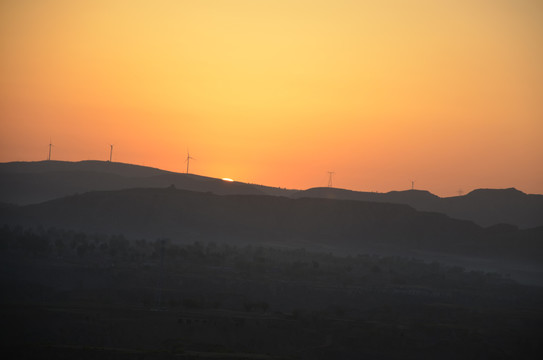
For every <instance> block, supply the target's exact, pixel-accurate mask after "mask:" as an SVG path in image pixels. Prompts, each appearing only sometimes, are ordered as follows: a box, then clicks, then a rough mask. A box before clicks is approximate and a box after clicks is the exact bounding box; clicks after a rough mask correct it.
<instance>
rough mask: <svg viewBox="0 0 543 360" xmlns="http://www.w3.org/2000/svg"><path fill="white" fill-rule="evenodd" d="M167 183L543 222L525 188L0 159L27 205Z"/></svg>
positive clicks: (492, 220) (2, 193) (8, 199)
mask: <svg viewBox="0 0 543 360" xmlns="http://www.w3.org/2000/svg"><path fill="white" fill-rule="evenodd" d="M170 185H174V186H175V187H176V188H178V189H185V190H192V191H200V192H212V193H214V194H217V195H273V196H285V197H292V198H304V197H312V198H326V199H334V200H357V201H371V202H386V203H395V204H406V205H409V206H411V207H413V208H414V209H416V210H420V211H431V212H439V213H443V214H446V215H448V216H450V217H453V218H457V219H464V220H470V221H473V222H475V223H476V224H478V225H481V226H484V227H487V226H492V225H496V224H502V223H503V224H510V225H515V226H518V227H520V228H524V229H526V228H534V227H538V226H543V195H534V194H525V193H523V192H521V191H519V190H516V189H477V190H474V191H472V192H470V193H468V194H466V195H463V196H453V197H446V198H441V197H438V196H436V195H433V194H431V193H429V192H428V191H422V190H406V191H391V192H388V193H375V192H362V191H351V190H345V189H336V188H312V189H307V190H303V191H298V190H288V189H283V188H276V187H269V186H262V185H256V184H245V183H241V182H237V181H236V182H233V183H230V182H225V181H222V180H220V179H215V178H210V177H205V176H199V175H194V174H184V173H176V172H170V171H164V170H160V169H155V168H150V167H145V166H138V165H132V164H123V163H115V162H106V161H80V162H67V161H37V162H11V163H1V164H0V203H2V202H3V203H13V204H18V205H26V204H33V203H39V202H43V201H47V200H53V199H56V198H59V197H63V196H68V195H73V194H76V193H84V192H88V191H96V190H122V189H130V188H165V187H168V186H170Z"/></svg>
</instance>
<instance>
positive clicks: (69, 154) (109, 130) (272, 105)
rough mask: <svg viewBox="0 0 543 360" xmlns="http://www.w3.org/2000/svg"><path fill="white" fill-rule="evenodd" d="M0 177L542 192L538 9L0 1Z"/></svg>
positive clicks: (534, 2)
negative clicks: (127, 169)
mask: <svg viewBox="0 0 543 360" xmlns="http://www.w3.org/2000/svg"><path fill="white" fill-rule="evenodd" d="M0 55H1V56H0V125H1V129H2V131H1V133H0V161H14V160H25V161H31V160H43V159H45V158H46V156H47V144H48V143H49V138H50V137H51V138H52V141H53V143H54V144H55V147H54V149H53V158H54V159H58V160H70V161H77V160H86V159H102V160H106V159H108V157H109V144H115V153H114V161H121V162H127V163H136V164H144V165H148V166H155V167H159V168H163V169H167V170H172V171H180V172H183V170H184V156H185V154H186V151H187V148H189V149H190V153H191V154H193V155H194V157H195V158H196V159H197V160H194V161H192V162H191V172H193V173H196V174H202V175H208V176H215V177H219V176H220V175H219V174H225V173H227V174H230V175H231V177H233V178H236V179H239V180H240V181H245V182H252V183H260V184H266V185H272V186H281V187H290V188H308V187H312V186H324V185H326V184H327V181H328V175H327V171H334V172H335V173H336V174H335V176H334V185H335V186H338V187H343V188H350V189H355V190H365V191H389V190H400V189H406V188H410V186H411V181H412V180H416V187H417V188H420V189H427V190H430V191H432V192H434V193H436V194H438V195H455V194H457V192H458V190H459V189H462V190H463V191H464V192H467V191H469V190H471V189H474V188H479V187H498V188H503V187H512V186H514V187H517V188H519V189H520V190H523V191H526V192H530V193H543V166H541V163H543V161H542V160H543V141H541V139H542V138H543V105H542V104H543V66H541V64H543V3H542V2H541V1H539V0H493V1H490V0H455V1H447V0H445V1H435V0H428V1H417V0H410V1H408V0H405V1H402V0H389V1H386V0H385V1H354V0H333V1H332V0H321V1H319V0H273V1H272V0H270V1H267V0H244V1H242V0H228V1H227V0H224V1H220V0H216V1H205V0H200V1H196V0H194V1H181V0H155V1H129V0H125V1H121V0H93V1H82V0H81V1H78V0H47V1H32V0H4V1H2V2H0Z"/></svg>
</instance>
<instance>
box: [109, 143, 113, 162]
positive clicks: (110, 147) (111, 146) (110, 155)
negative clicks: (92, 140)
mask: <svg viewBox="0 0 543 360" xmlns="http://www.w3.org/2000/svg"><path fill="white" fill-rule="evenodd" d="M112 158H113V145H109V162H111V159H112Z"/></svg>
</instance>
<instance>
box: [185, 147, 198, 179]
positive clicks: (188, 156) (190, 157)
mask: <svg viewBox="0 0 543 360" xmlns="http://www.w3.org/2000/svg"><path fill="white" fill-rule="evenodd" d="M190 159H193V160H196V159H194V158H193V157H192V156H190V153H189V151H188V150H187V160H185V162H186V163H187V174H188V173H189V164H190Z"/></svg>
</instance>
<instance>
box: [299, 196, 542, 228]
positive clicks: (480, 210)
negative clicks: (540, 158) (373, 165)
mask: <svg viewBox="0 0 543 360" xmlns="http://www.w3.org/2000/svg"><path fill="white" fill-rule="evenodd" d="M292 196H293V197H295V198H300V197H318V198H325V199H341V200H358V201H376V202H387V203H395V204H407V205H409V206H412V207H413V208H415V209H417V210H421V211H432V212H439V213H443V214H446V215H448V216H450V217H453V218H457V219H465V220H470V221H473V222H475V223H477V224H479V225H481V226H492V225H496V224H511V225H515V226H518V227H520V228H531V227H537V226H541V225H543V195H528V194H525V193H523V192H522V191H519V190H517V189H514V188H510V189H477V190H473V191H472V192H470V193H468V194H466V195H463V196H454V197H447V198H441V197H439V196H436V195H434V194H432V193H430V192H428V191H423V190H407V191H391V192H388V193H372V192H361V191H350V190H344V189H335V188H312V189H308V190H304V191H300V192H298V193H295V194H294V195H292Z"/></svg>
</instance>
